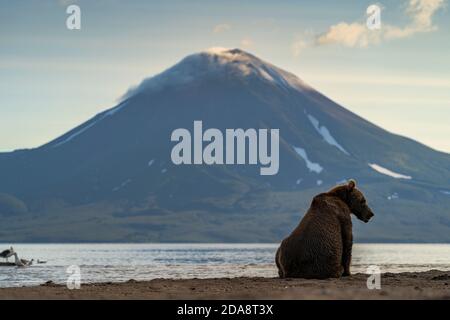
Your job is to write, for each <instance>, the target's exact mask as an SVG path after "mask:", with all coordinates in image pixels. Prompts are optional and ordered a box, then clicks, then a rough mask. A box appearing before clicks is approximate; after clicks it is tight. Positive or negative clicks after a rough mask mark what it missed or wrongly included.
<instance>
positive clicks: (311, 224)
mask: <svg viewBox="0 0 450 320" xmlns="http://www.w3.org/2000/svg"><path fill="white" fill-rule="evenodd" d="M351 213H353V214H354V215H355V216H356V217H357V218H358V219H360V220H362V221H364V222H366V223H367V222H368V221H369V220H370V218H372V217H373V215H374V214H373V212H372V210H371V209H370V208H369V207H368V205H367V202H366V199H365V198H364V195H363V194H362V193H361V191H359V190H358V189H357V188H356V183H355V181H354V180H350V181H349V182H348V183H347V184H344V185H340V186H336V187H334V188H333V189H331V190H330V191H328V192H326V193H321V194H319V195H317V196H315V197H314V199H313V201H312V203H311V207H310V208H309V210H308V212H307V213H306V214H305V216H304V217H303V219H302V221H301V222H300V224H299V225H298V226H297V228H296V229H295V230H294V231H293V232H292V233H291V234H290V235H289V236H288V237H287V238H286V239H284V240H283V241H282V242H281V245H280V247H279V248H278V251H277V253H276V257H275V261H276V264H277V267H278V274H279V276H280V278H310V279H311V278H312V279H325V278H339V277H340V276H341V275H342V276H349V275H350V262H351V257H352V245H353V235H352V219H351V216H350V214H351Z"/></svg>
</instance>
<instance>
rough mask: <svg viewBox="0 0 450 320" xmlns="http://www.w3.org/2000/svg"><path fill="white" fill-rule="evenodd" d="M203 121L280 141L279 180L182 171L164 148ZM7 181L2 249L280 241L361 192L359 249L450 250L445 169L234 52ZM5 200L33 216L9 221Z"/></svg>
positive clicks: (196, 58)
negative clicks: (441, 244)
mask: <svg viewBox="0 0 450 320" xmlns="http://www.w3.org/2000/svg"><path fill="white" fill-rule="evenodd" d="M195 120H202V121H203V126H204V129H207V128H218V129H220V130H225V129H227V128H243V129H248V128H256V129H259V128H279V129H280V169H279V172H278V174H277V175H274V176H261V175H260V174H259V166H255V165H245V166H242V165H239V166H238V165H212V166H206V165H201V166H199V165H197V166H196V165H190V166H186V165H182V166H175V165H174V164H172V162H171V159H170V153H171V149H172V147H173V146H174V143H173V142H171V141H170V135H171V133H172V131H173V130H174V129H177V128H187V129H189V130H190V131H192V126H193V122H194V121H195ZM0 168H1V170H0V193H3V194H5V197H9V198H8V199H9V200H8V201H9V202H8V203H7V204H5V205H3V206H2V204H1V203H0V210H3V211H1V212H0V215H2V216H3V218H4V220H5V221H7V222H8V225H9V229H7V230H1V231H0V240H8V241H12V240H21V241H38V240H39V241H250V242H254V241H276V240H278V239H280V238H281V237H282V236H283V235H284V234H285V233H286V232H288V231H289V230H290V229H292V227H293V226H295V225H296V224H297V223H298V220H299V219H300V217H301V214H303V212H304V211H305V210H306V209H307V207H308V205H309V202H310V199H311V197H312V196H313V195H314V194H316V193H319V192H323V191H324V190H326V189H328V188H330V187H331V186H333V185H335V184H336V183H338V182H340V181H343V180H345V179H348V178H355V179H357V181H358V184H359V186H360V187H361V189H362V190H363V191H364V192H365V193H366V194H367V195H368V199H369V202H370V203H372V206H373V207H374V209H375V212H376V214H377V215H376V219H375V220H374V221H373V223H370V224H369V225H364V229H362V230H361V231H363V233H360V232H359V229H358V228H359V227H360V225H359V224H358V223H355V224H356V227H357V238H359V239H361V240H364V241H425V242H428V241H450V232H449V231H450V212H449V211H450V210H449V208H450V195H449V194H447V192H448V191H449V190H450V183H449V181H450V155H448V154H445V153H440V152H437V151H434V150H432V149H430V148H428V147H426V146H424V145H421V144H419V143H417V142H415V141H413V140H410V139H407V138H404V137H401V136H397V135H394V134H391V133H389V132H387V131H385V130H383V129H382V128H380V127H377V126H376V125H374V124H372V123H370V122H368V121H366V120H364V119H362V118H360V117H359V116H357V115H355V114H353V113H351V112H349V111H348V110H346V109H345V108H343V107H341V106H339V105H337V104H336V103H334V102H333V101H331V100H330V99H328V98H327V97H325V96H323V95H322V94H320V93H319V92H317V91H315V90H314V89H313V88H311V87H309V86H308V85H307V84H305V83H304V82H303V81H301V80H300V79H298V78H297V77H296V76H294V75H292V74H290V73H288V72H285V71H283V70H281V69H279V68H277V67H275V66H273V65H271V64H269V63H266V62H264V61H262V60H260V59H259V58H257V57H255V56H253V55H251V54H248V53H246V52H244V51H241V50H238V49H234V50H210V51H207V52H202V53H199V54H194V55H191V56H188V57H186V58H185V59H183V60H182V61H181V62H180V63H178V64H177V65H175V66H173V67H172V68H170V69H168V70H166V71H164V72H163V73H161V74H159V75H157V76H155V77H152V78H149V79H146V80H144V81H143V82H142V83H141V84H140V85H139V86H138V87H136V88H133V89H131V90H130V91H129V92H128V93H127V94H126V95H125V96H124V98H123V101H122V102H120V103H119V104H118V105H117V106H116V107H114V108H112V109H109V110H106V111H105V112H103V113H100V114H98V115H97V116H95V117H94V118H92V119H90V120H88V121H87V122H85V123H84V124H81V125H80V126H79V127H77V128H74V129H73V130H71V131H69V132H68V133H66V134H64V135H63V136H61V137H59V138H57V139H55V140H53V141H51V142H50V143H48V144H46V145H43V146H41V147H39V148H36V149H32V150H22V151H16V152H13V153H6V154H0ZM1 199H2V198H1V197H0V201H2V200H1ZM11 199H15V201H16V202H15V206H16V207H17V206H20V207H21V208H26V210H25V212H24V209H22V210H19V213H17V210H15V211H14V210H13V209H8V208H9V207H11V206H14V205H11V203H12V202H11ZM18 203H19V204H23V206H21V205H18ZM2 208H3V209H2Z"/></svg>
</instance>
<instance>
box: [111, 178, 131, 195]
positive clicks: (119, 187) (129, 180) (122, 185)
mask: <svg viewBox="0 0 450 320" xmlns="http://www.w3.org/2000/svg"><path fill="white" fill-rule="evenodd" d="M131 181H132V180H131V179H128V180H125V181H124V182H122V183H121V184H120V186H117V187H115V188H114V189H113V190H112V191H113V192H116V191H119V190H120V189H122V188H123V187H125V186H126V185H127V184H129V183H130V182H131Z"/></svg>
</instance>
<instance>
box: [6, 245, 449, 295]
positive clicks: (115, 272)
mask: <svg viewBox="0 0 450 320" xmlns="http://www.w3.org/2000/svg"><path fill="white" fill-rule="evenodd" d="M9 247H10V244H1V245H0V250H3V249H6V248H9ZM277 247H278V245H277V244H19V245H14V249H15V251H16V252H17V253H18V255H19V257H20V258H23V259H35V261H36V260H37V259H39V260H41V261H42V260H44V261H47V263H45V264H34V265H32V266H31V267H27V268H17V267H1V272H0V287H12V286H30V285H39V284H42V283H44V282H46V281H49V280H51V281H53V282H56V283H65V282H66V280H67V277H68V276H69V274H67V273H66V268H67V267H68V266H70V265H78V266H79V267H80V268H81V283H82V284H83V283H89V282H120V281H127V280H129V279H135V280H150V279H155V278H217V277H276V276H277V270H276V267H275V264H274V256H275V251H276V249H277ZM10 261H13V259H12V258H10ZM370 265H377V266H379V267H380V269H381V272H383V273H384V272H419V271H427V270H432V269H438V270H450V244H355V245H354V248H353V261H352V273H359V272H362V273H365V271H366V268H367V267H368V266H370Z"/></svg>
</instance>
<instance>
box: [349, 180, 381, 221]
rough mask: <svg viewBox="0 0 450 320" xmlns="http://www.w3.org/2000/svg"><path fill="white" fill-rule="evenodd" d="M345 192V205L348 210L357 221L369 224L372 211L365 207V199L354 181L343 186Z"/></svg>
mask: <svg viewBox="0 0 450 320" xmlns="http://www.w3.org/2000/svg"><path fill="white" fill-rule="evenodd" d="M344 187H345V188H346V191H347V197H346V203H347V205H348V207H349V208H350V211H351V212H352V213H353V214H354V215H355V216H356V217H357V218H358V219H359V220H362V221H364V222H366V223H367V222H369V220H370V218H372V217H373V216H374V214H373V212H372V209H370V208H369V206H368V205H367V201H366V198H365V197H364V195H363V194H362V192H361V191H359V190H358V189H357V188H356V182H355V180H350V181H349V182H348V183H347V185H345V186H344Z"/></svg>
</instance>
